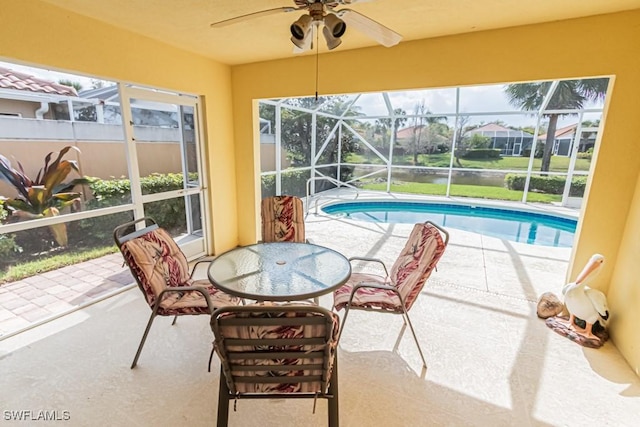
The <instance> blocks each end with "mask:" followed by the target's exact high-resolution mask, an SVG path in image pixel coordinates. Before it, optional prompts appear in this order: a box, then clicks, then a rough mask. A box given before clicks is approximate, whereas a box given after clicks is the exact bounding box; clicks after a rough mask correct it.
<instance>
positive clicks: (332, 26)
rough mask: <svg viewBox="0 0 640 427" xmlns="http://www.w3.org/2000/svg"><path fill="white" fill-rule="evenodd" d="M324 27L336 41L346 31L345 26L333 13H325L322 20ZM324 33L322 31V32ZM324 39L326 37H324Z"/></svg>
mask: <svg viewBox="0 0 640 427" xmlns="http://www.w3.org/2000/svg"><path fill="white" fill-rule="evenodd" d="M323 20H324V27H325V28H327V29H328V30H329V31H330V32H331V36H333V37H334V38H336V39H338V38H340V37H342V35H343V34H344V32H345V31H347V24H345V23H344V21H343V20H342V19H340V18H338V17H337V16H336V15H335V14H333V13H327V14H326V15H325V16H324V18H323ZM323 33H324V31H323ZM325 34H326V33H325ZM325 37H326V36H325Z"/></svg>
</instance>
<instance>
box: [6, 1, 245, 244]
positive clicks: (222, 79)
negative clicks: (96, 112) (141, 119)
mask: <svg viewBox="0 0 640 427" xmlns="http://www.w3.org/2000/svg"><path fill="white" fill-rule="evenodd" d="M0 58H3V59H5V60H8V61H14V62H22V63H25V64H26V65H45V66H47V67H49V68H56V69H58V70H60V71H70V72H75V73H78V74H87V75H90V76H98V77H102V78H105V79H110V80H121V81H126V82H132V83H140V84H144V85H147V86H153V87H158V88H166V89H170V90H175V91H181V92H187V93H193V94H197V95H203V96H204V97H205V105H204V107H205V109H206V112H207V121H206V123H205V126H206V128H207V134H206V144H207V153H206V157H207V160H208V163H210V164H212V165H214V167H211V168H209V174H210V175H209V177H210V181H211V182H212V183H222V184H212V185H210V186H209V190H210V194H211V207H212V215H213V218H212V220H213V224H214V227H215V228H214V230H213V249H214V251H215V252H216V253H219V252H221V251H224V250H227V249H230V248H232V247H234V246H236V245H237V241H238V236H237V229H238V223H237V219H236V218H237V217H236V193H235V173H236V172H235V164H234V148H233V129H232V125H231V123H232V115H231V84H230V83H231V80H230V79H231V71H230V67H229V66H227V65H223V64H220V63H217V62H215V61H213V60H211V59H208V58H204V57H201V56H198V55H194V54H191V53H188V52H185V51H182V50H179V49H176V48H174V47H172V46H169V45H167V44H163V43H159V42H157V41H154V40H151V39H148V38H145V37H141V36H139V35H137V34H134V33H131V32H127V31H125V30H123V29H121V28H116V27H111V26H108V25H105V24H102V23H100V22H98V21H95V20H92V19H88V18H85V17H83V16H80V15H75V14H73V13H69V12H67V11H63V10H61V9H58V8H56V7H53V6H51V5H49V4H47V3H42V2H39V1H37V0H22V1H12V2H3V4H2V13H1V14H0Z"/></svg>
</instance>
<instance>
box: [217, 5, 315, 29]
mask: <svg viewBox="0 0 640 427" xmlns="http://www.w3.org/2000/svg"><path fill="white" fill-rule="evenodd" d="M302 9H304V8H303V7H286V6H285V7H276V8H273V9H266V10H261V11H260V12H253V13H247V14H246V15H240V16H236V17H235V18H230V19H225V20H224V21H218V22H214V23H213V24H211V28H220V27H226V26H227V25H231V24H236V23H238V22H242V21H245V20H247V19H253V18H259V17H261V16H268V15H274V14H276V13H282V12H295V11H296V10H302Z"/></svg>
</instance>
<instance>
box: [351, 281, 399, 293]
mask: <svg viewBox="0 0 640 427" xmlns="http://www.w3.org/2000/svg"><path fill="white" fill-rule="evenodd" d="M360 288H375V289H384V290H387V291H393V292H395V293H396V294H398V295H399V293H398V289H397V288H396V287H395V286H390V285H382V284H380V283H374V282H360V283H356V284H355V285H354V286H353V288H352V289H351V295H353V294H355V293H356V291H357V290H358V289H360Z"/></svg>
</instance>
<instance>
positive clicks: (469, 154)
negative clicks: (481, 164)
mask: <svg viewBox="0 0 640 427" xmlns="http://www.w3.org/2000/svg"><path fill="white" fill-rule="evenodd" d="M461 157H462V158H463V159H499V158H500V150H496V149H493V148H477V149H471V150H467V151H465V153H464V154H462V156H461Z"/></svg>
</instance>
